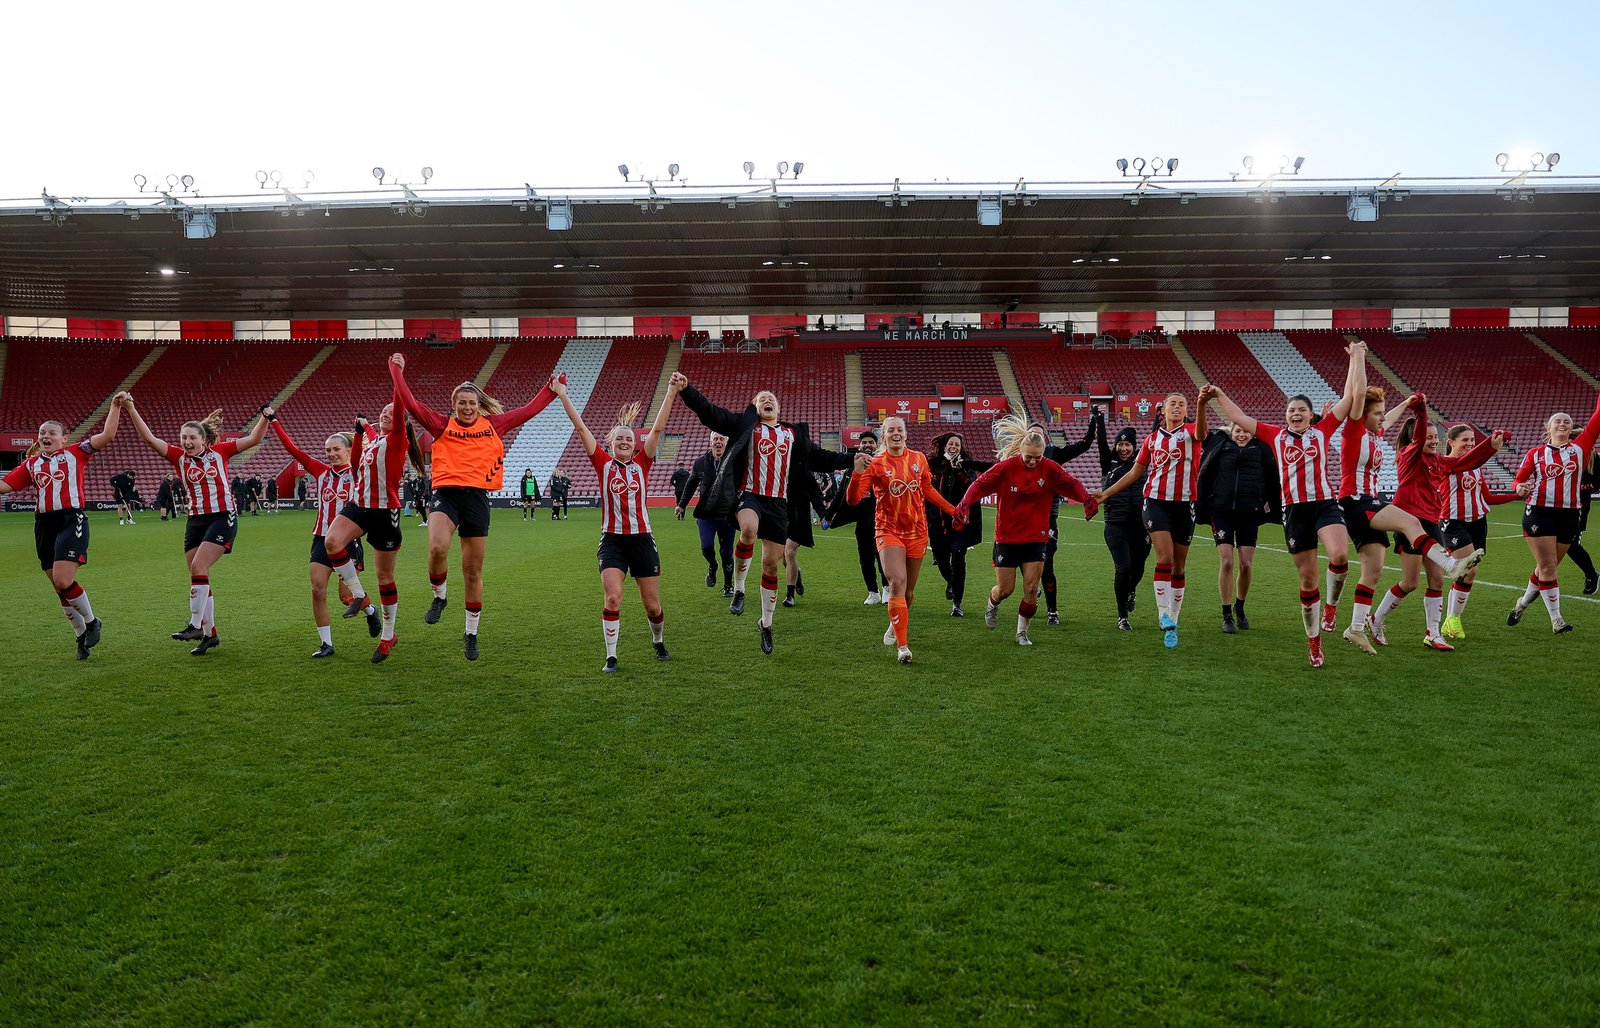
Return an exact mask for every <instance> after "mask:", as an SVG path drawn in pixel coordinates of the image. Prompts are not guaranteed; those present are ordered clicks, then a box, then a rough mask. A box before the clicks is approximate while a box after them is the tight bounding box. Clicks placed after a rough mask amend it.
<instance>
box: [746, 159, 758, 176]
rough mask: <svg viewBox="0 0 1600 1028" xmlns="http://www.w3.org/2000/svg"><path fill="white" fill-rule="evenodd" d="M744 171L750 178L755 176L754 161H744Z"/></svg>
mask: <svg viewBox="0 0 1600 1028" xmlns="http://www.w3.org/2000/svg"><path fill="white" fill-rule="evenodd" d="M744 173H745V174H746V175H748V176H749V177H751V178H755V177H756V165H755V162H754V161H745V162H744Z"/></svg>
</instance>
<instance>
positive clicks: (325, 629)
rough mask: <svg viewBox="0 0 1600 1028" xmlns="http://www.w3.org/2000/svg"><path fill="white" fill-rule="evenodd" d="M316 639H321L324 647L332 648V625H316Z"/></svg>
mask: <svg viewBox="0 0 1600 1028" xmlns="http://www.w3.org/2000/svg"><path fill="white" fill-rule="evenodd" d="M317 638H318V639H321V640H322V642H323V643H324V645H327V646H332V645H333V626H332V625H318V626H317Z"/></svg>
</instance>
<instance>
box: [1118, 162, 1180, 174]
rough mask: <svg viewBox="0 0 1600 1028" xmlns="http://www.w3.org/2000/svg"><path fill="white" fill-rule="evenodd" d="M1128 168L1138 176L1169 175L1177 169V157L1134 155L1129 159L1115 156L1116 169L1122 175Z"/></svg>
mask: <svg viewBox="0 0 1600 1028" xmlns="http://www.w3.org/2000/svg"><path fill="white" fill-rule="evenodd" d="M1130 168H1131V169H1132V170H1133V173H1134V174H1135V175H1138V176H1139V177H1140V178H1153V177H1155V176H1156V175H1171V174H1172V173H1173V172H1175V171H1177V170H1178V159H1177V158H1176V157H1168V158H1165V159H1163V158H1161V157H1151V158H1148V159H1146V158H1144V157H1135V158H1133V159H1132V160H1129V159H1128V158H1126V157H1118V158H1117V171H1119V172H1121V173H1122V174H1123V175H1126V174H1128V171H1129V169H1130Z"/></svg>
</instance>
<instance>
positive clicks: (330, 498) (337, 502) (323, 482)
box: [311, 464, 355, 535]
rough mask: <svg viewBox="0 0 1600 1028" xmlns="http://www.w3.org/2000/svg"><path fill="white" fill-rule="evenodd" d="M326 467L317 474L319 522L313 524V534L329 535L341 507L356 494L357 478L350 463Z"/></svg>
mask: <svg viewBox="0 0 1600 1028" xmlns="http://www.w3.org/2000/svg"><path fill="white" fill-rule="evenodd" d="M324 467H325V468H326V470H325V471H323V472H322V473H321V474H319V475H318V476H317V483H316V489H317V523H316V524H315V525H312V526H311V534H312V535H327V534H328V526H329V525H331V524H333V519H334V518H336V517H338V516H339V509H340V508H341V507H343V506H344V505H345V504H346V503H348V502H350V497H352V496H354V495H355V480H354V477H353V476H352V475H351V473H350V465H348V464H346V465H345V466H344V467H342V468H328V467H327V466H326V465H324Z"/></svg>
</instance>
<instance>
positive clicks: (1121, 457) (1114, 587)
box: [1091, 407, 1150, 632]
mask: <svg viewBox="0 0 1600 1028" xmlns="http://www.w3.org/2000/svg"><path fill="white" fill-rule="evenodd" d="M1091 427H1092V428H1093V430H1094V437H1095V442H1096V443H1097V444H1098V445H1099V448H1100V449H1099V452H1100V488H1101V489H1109V488H1111V486H1112V484H1113V483H1115V482H1117V481H1119V480H1120V479H1121V478H1122V476H1123V475H1126V474H1127V473H1128V472H1130V471H1132V470H1133V464H1134V458H1136V457H1137V456H1138V454H1139V433H1138V431H1137V430H1135V429H1134V427H1133V426H1132V425H1125V426H1123V428H1122V430H1121V431H1119V432H1118V433H1117V441H1116V442H1115V443H1114V444H1111V445H1107V444H1106V416H1105V412H1104V411H1103V410H1101V409H1100V408H1099V407H1096V408H1094V411H1093V414H1092V421H1091ZM1143 492H1144V488H1143V479H1141V480H1140V481H1139V482H1135V483H1134V484H1133V486H1132V487H1131V488H1128V489H1124V490H1122V491H1121V492H1119V493H1117V494H1116V495H1115V496H1113V497H1111V498H1110V499H1109V500H1107V501H1106V502H1105V505H1104V506H1102V507H1101V508H1100V515H1101V517H1102V518H1103V519H1104V521H1105V526H1106V528H1105V536H1106V549H1107V550H1109V551H1111V563H1112V565H1113V566H1114V567H1115V568H1116V570H1115V572H1113V574H1112V582H1111V592H1112V595H1113V596H1115V597H1116V601H1117V627H1118V628H1120V629H1122V630H1123V631H1124V632H1127V631H1131V630H1132V629H1133V624H1132V622H1130V621H1129V620H1128V617H1129V615H1131V614H1132V613H1133V607H1134V601H1135V594H1136V593H1137V592H1138V590H1139V582H1140V581H1141V580H1142V579H1143V578H1144V565H1145V561H1146V560H1147V559H1149V557H1150V535H1149V533H1148V532H1146V531H1145V526H1144V513H1143V502H1144V497H1143V496H1142V495H1141V494H1142V493H1143Z"/></svg>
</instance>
